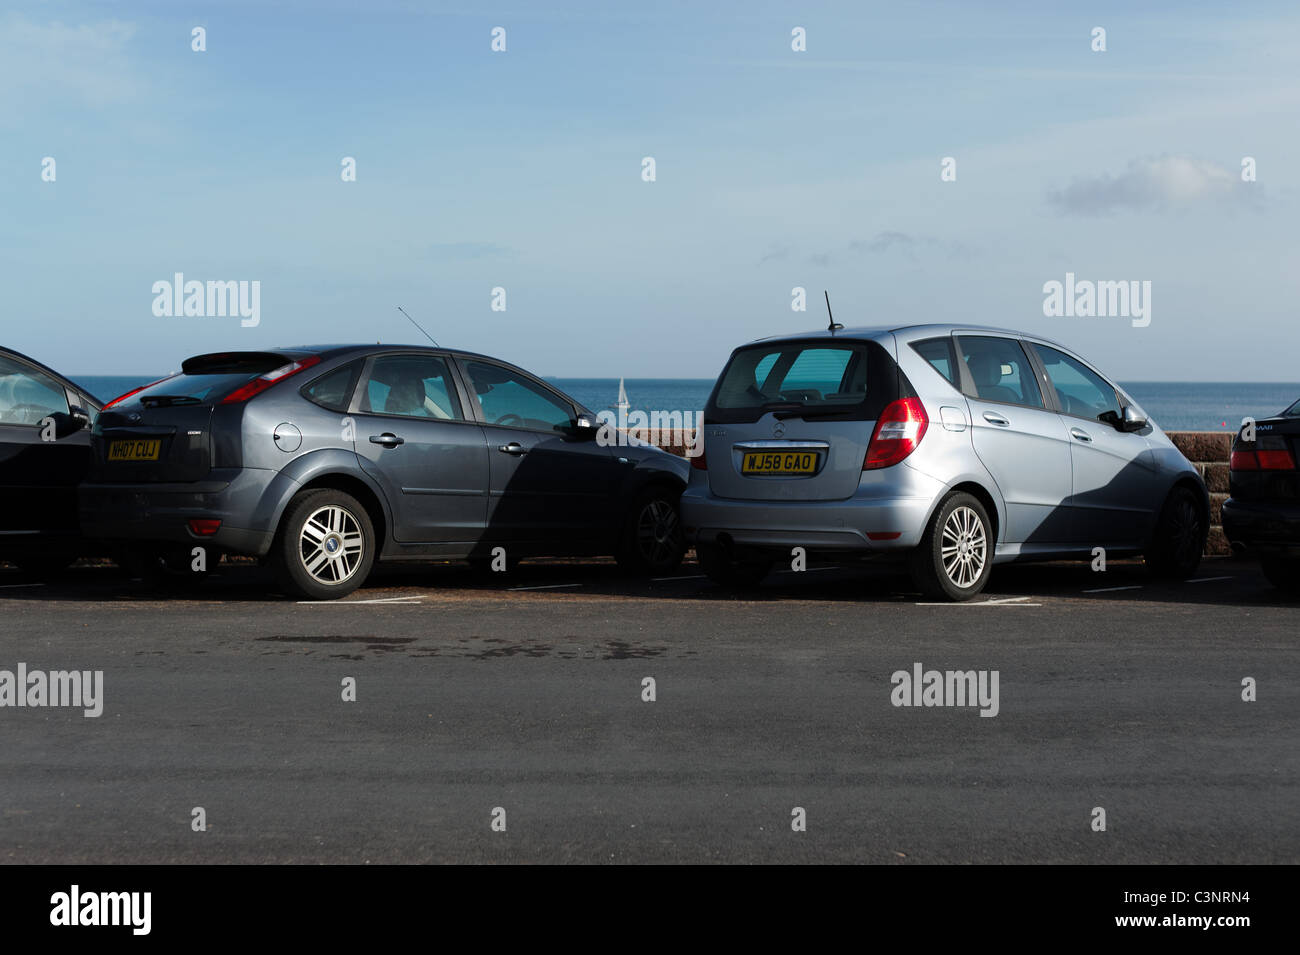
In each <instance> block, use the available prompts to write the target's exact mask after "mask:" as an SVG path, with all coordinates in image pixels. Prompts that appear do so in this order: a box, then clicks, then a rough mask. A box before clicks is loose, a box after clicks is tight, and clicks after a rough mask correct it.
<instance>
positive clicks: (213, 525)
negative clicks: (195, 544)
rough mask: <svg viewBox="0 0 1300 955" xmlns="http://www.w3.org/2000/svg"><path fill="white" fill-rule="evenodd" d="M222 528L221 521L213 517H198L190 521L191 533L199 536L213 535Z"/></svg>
mask: <svg viewBox="0 0 1300 955" xmlns="http://www.w3.org/2000/svg"><path fill="white" fill-rule="evenodd" d="M219 530H221V521H220V520H218V519H216V518H211V517H196V518H194V519H192V520H191V521H190V533H191V534H194V535H195V536H197V537H211V536H212V535H213V534H215V533H216V532H217V531H219Z"/></svg>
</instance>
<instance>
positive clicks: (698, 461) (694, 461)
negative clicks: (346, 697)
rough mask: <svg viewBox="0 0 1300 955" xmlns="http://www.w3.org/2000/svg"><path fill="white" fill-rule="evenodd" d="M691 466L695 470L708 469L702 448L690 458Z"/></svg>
mask: <svg viewBox="0 0 1300 955" xmlns="http://www.w3.org/2000/svg"><path fill="white" fill-rule="evenodd" d="M691 467H693V468H695V470H697V471H707V470H708V469H709V462H708V461H706V460H704V449H703V448H700V453H699V454H697V455H695V457H693V458H691Z"/></svg>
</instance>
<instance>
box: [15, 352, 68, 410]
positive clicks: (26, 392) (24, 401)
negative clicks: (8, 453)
mask: <svg viewBox="0 0 1300 955" xmlns="http://www.w3.org/2000/svg"><path fill="white" fill-rule="evenodd" d="M59 411H61V412H63V413H64V414H67V413H68V393H67V392H66V391H64V390H63V386H62V385H61V384H59V383H58V382H57V381H55V380H54V379H53V378H51V377H50V376H49V375H45V374H42V373H41V372H39V371H37V370H36V369H35V368H29V367H27V366H26V365H22V364H19V363H18V362H16V361H13V360H12V359H10V358H5V357H3V356H0V424H29V425H39V424H40V423H41V419H42V418H44V417H45V416H46V415H51V414H54V413H55V412H59Z"/></svg>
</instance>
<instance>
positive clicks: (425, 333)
mask: <svg viewBox="0 0 1300 955" xmlns="http://www.w3.org/2000/svg"><path fill="white" fill-rule="evenodd" d="M828 301H829V300H828ZM397 310H398V311H399V312H401V313H402V314H403V315H406V309H404V308H402V306H400V305H399V306H397ZM406 320H407V321H408V322H410V323H411V324H412V325H414V326H415V327H416V328H420V325H419V323H418V322H416V320H415V319H413V318H412V317H411V316H410V315H406ZM420 334H421V335H423V336H424V337H425V338H427V339H429V341H431V342H433V336H432V335H430V334H429V333H428V332H426V331H425V330H424V329H423V328H420ZM433 345H434V347H435V348H441V347H442V346H441V345H439V344H438V343H437V342H433Z"/></svg>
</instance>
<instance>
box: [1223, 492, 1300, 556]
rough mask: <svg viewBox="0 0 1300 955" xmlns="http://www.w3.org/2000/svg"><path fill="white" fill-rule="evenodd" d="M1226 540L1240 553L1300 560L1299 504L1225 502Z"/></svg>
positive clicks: (1224, 531)
mask: <svg viewBox="0 0 1300 955" xmlns="http://www.w3.org/2000/svg"><path fill="white" fill-rule="evenodd" d="M1222 520H1223V536H1224V537H1226V538H1228V543H1229V544H1231V545H1232V549H1233V550H1234V551H1236V552H1238V553H1245V554H1252V555H1254V556H1257V557H1300V502H1296V503H1295V504H1290V503H1285V502H1276V501H1273V502H1259V503H1256V502H1253V501H1251V502H1247V501H1239V500H1237V499H1236V498H1231V497H1230V498H1228V500H1226V501H1224V502H1223V519H1222Z"/></svg>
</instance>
